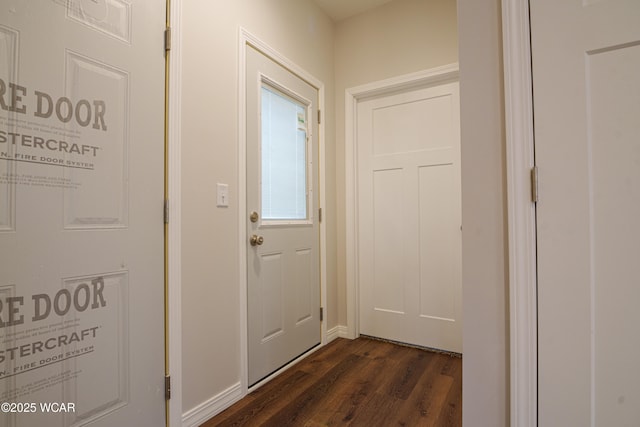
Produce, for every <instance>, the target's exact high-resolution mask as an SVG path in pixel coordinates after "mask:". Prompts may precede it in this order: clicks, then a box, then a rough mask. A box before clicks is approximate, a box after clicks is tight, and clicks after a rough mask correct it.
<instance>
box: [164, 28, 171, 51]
mask: <svg viewBox="0 0 640 427" xmlns="http://www.w3.org/2000/svg"><path fill="white" fill-rule="evenodd" d="M164 50H165V52H168V51H170V50H171V27H167V28H165V30H164Z"/></svg>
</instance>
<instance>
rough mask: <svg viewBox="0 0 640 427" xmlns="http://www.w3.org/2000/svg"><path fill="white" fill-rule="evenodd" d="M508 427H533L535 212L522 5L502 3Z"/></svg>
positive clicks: (520, 0)
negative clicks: (509, 417)
mask: <svg viewBox="0 0 640 427" xmlns="http://www.w3.org/2000/svg"><path fill="white" fill-rule="evenodd" d="M502 34H503V47H502V48H503V55H504V89H505V103H504V108H505V131H506V154H507V156H506V167H507V214H508V235H509V313H510V316H509V330H510V390H511V397H510V400H511V401H510V408H511V411H510V413H511V425H513V426H521V427H535V426H537V411H538V401H537V388H538V383H537V376H538V368H537V363H538V361H537V333H538V331H537V315H538V313H537V305H536V293H537V267H536V216H535V215H536V212H535V204H534V203H533V202H532V201H531V168H532V167H533V166H534V165H535V157H534V137H533V96H532V88H533V86H532V74H531V42H530V28H529V3H528V0H502Z"/></svg>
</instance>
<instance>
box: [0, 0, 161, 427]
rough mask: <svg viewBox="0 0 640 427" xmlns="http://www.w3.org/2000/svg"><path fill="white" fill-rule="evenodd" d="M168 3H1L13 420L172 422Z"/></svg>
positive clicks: (3, 234) (3, 294) (19, 425)
mask: <svg viewBox="0 0 640 427" xmlns="http://www.w3.org/2000/svg"><path fill="white" fill-rule="evenodd" d="M165 10H166V4H165V2H163V1H133V2H130V1H123V0H97V1H84V0H64V1H63V0H53V1H52V0H38V1H29V2H24V1H13V0H7V1H3V2H2V3H1V4H0V107H1V108H0V401H1V402H7V403H6V404H5V405H8V406H7V407H6V408H4V407H3V410H2V411H1V412H0V425H2V426H15V427H37V426H43V425H47V426H71V425H73V426H80V425H85V424H88V423H91V425H96V426H113V425H121V426H129V425H131V426H133V425H136V426H150V427H151V426H159V425H164V424H165V400H164V384H163V382H164V348H165V347H164V286H163V283H164V273H163V272H164V268H163V262H164V261H163V247H164V237H163V217H162V200H163V198H164V111H163V110H164V78H165V76H164V55H163V53H164V49H163V38H162V33H163V30H164V26H165V13H166V12H165ZM5 409H8V410H5Z"/></svg>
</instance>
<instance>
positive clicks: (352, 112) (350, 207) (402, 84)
mask: <svg viewBox="0 0 640 427" xmlns="http://www.w3.org/2000/svg"><path fill="white" fill-rule="evenodd" d="M458 75H459V73H458V64H457V63H454V64H449V65H445V66H442V67H437V68H432V69H430V70H424V71H418V72H416V73H411V74H405V75H403V76H399V77H394V78H391V79H386V80H380V81H377V82H373V83H369V84H365V85H362V86H356V87H352V88H348V89H347V90H346V91H345V96H344V98H345V109H344V111H345V144H344V145H345V182H346V194H345V195H346V200H345V206H346V234H347V236H346V237H347V239H346V244H347V247H346V264H347V265H346V267H347V325H346V326H347V330H346V337H347V338H351V339H354V338H357V337H358V336H359V335H360V325H359V302H358V295H359V292H360V290H359V288H360V286H359V282H358V280H359V279H358V262H359V261H358V231H357V230H358V204H357V203H356V200H358V181H357V179H356V177H357V176H358V156H357V149H358V139H357V126H356V117H357V114H356V109H357V108H358V102H359V101H360V100H361V99H363V98H366V97H370V96H377V95H384V94H388V93H392V92H397V91H400V90H408V89H413V88H418V87H421V86H425V85H435V84H437V83H445V82H449V81H457V80H458Z"/></svg>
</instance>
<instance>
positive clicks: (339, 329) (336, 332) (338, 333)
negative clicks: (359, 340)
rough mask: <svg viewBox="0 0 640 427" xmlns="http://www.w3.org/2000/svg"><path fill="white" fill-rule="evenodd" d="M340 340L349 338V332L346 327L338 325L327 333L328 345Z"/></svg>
mask: <svg viewBox="0 0 640 427" xmlns="http://www.w3.org/2000/svg"><path fill="white" fill-rule="evenodd" d="M338 338H349V331H348V328H347V327H346V326H345V325H336V326H334V327H333V328H331V329H329V330H328V331H327V344H328V343H330V342H331V341H333V340H335V339H338Z"/></svg>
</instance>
